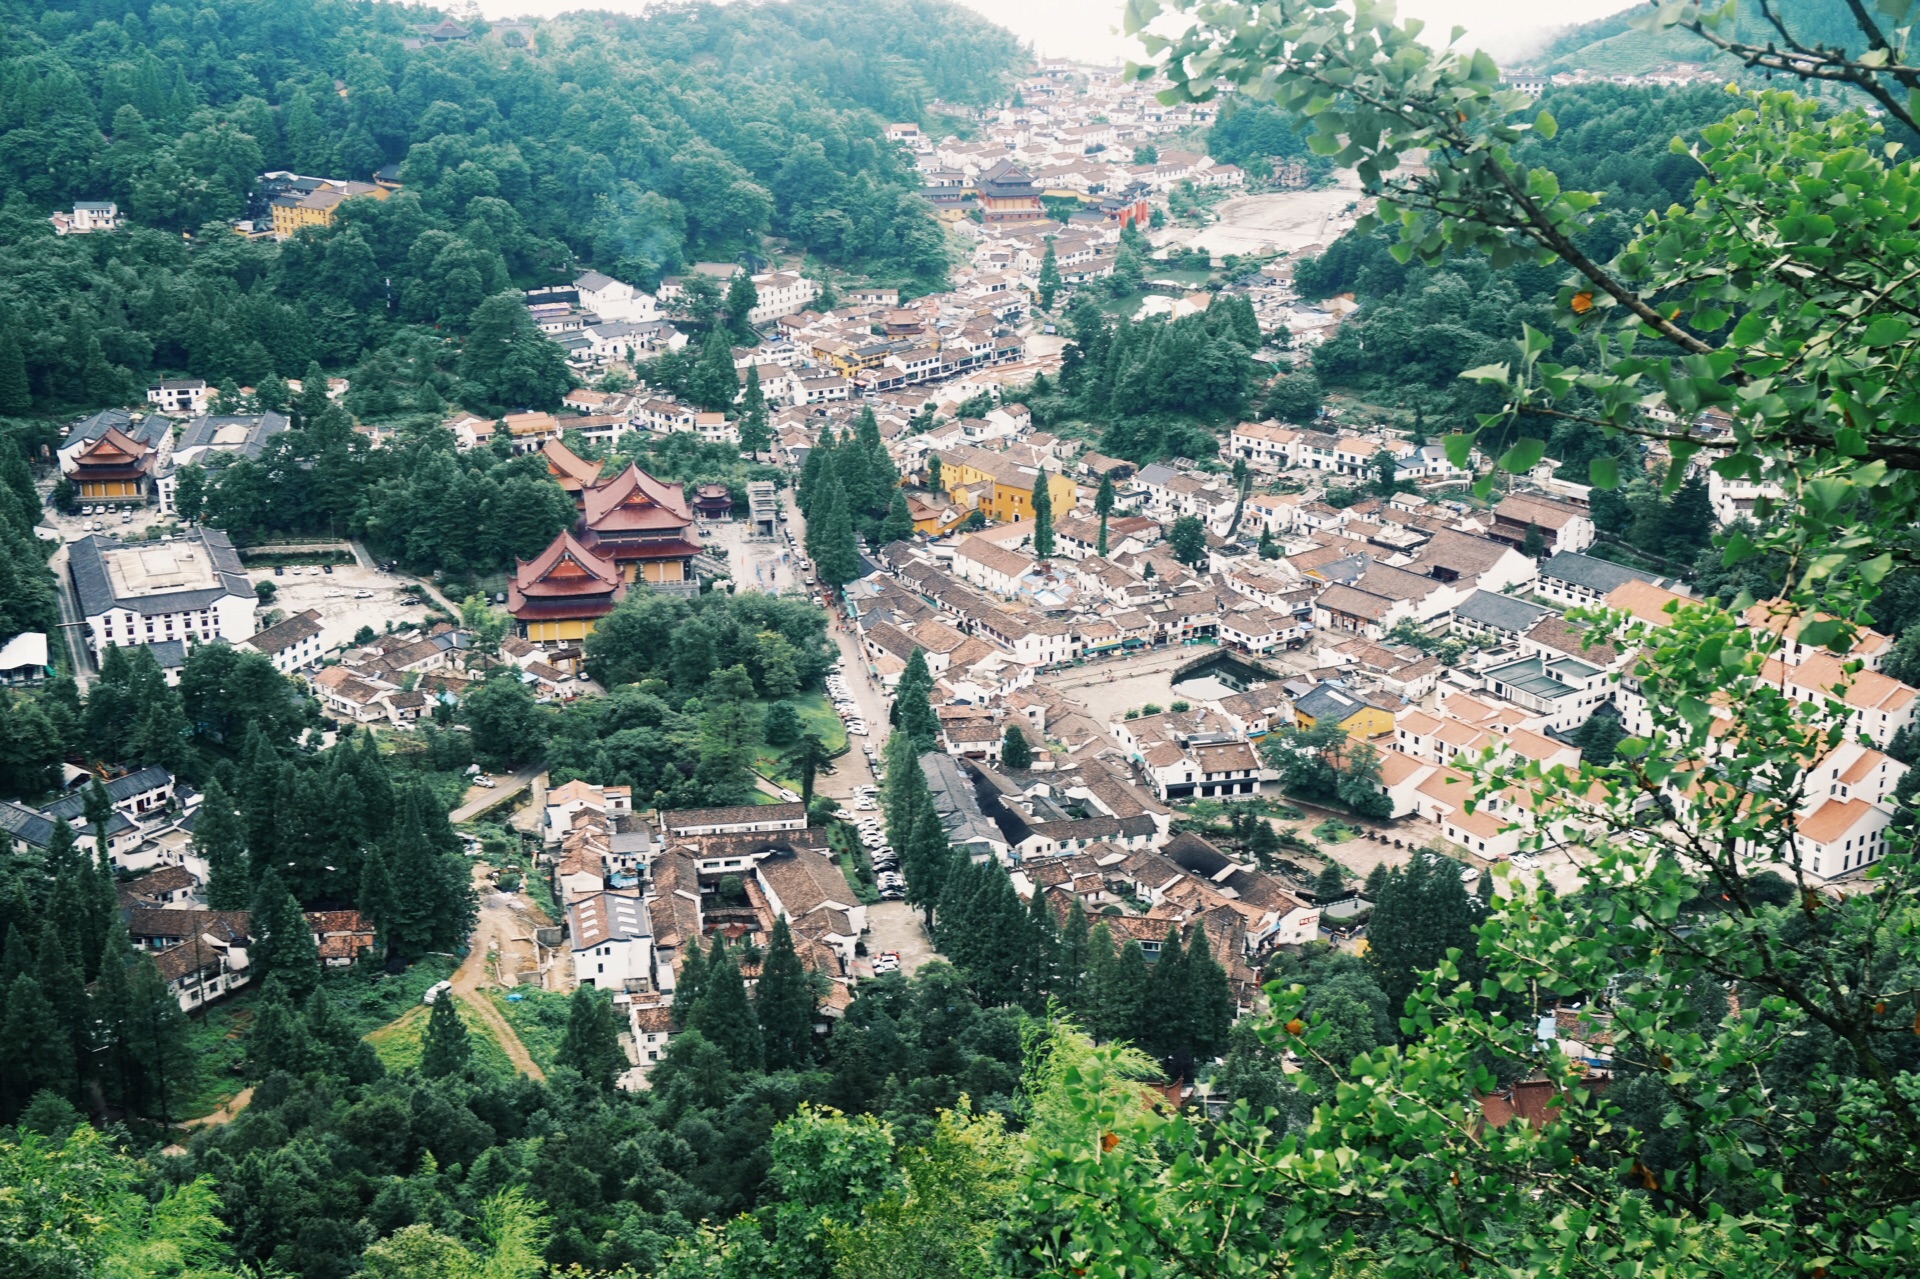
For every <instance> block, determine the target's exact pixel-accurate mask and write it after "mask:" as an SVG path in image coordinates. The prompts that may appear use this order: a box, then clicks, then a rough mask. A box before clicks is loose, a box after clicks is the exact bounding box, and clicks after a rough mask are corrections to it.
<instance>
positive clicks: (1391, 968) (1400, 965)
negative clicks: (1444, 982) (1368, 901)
mask: <svg viewBox="0 0 1920 1279" xmlns="http://www.w3.org/2000/svg"><path fill="white" fill-rule="evenodd" d="M1368 883H1369V885H1371V883H1372V879H1371V877H1369V880H1368ZM1477 923H1478V912H1477V911H1476V910H1475V908H1474V904H1473V902H1472V900H1471V898H1470V897H1469V896H1468V893H1467V889H1466V885H1464V884H1462V883H1461V882H1460V870H1459V863H1458V862H1455V861H1453V860H1451V859H1449V858H1445V857H1438V856H1433V857H1429V856H1424V855H1423V856H1416V857H1415V858H1413V859H1412V860H1411V861H1409V862H1408V863H1407V864H1406V865H1404V866H1400V867H1397V868H1395V869H1393V870H1390V871H1388V872H1387V874H1386V875H1385V877H1384V878H1383V882H1382V883H1381V885H1380V895H1379V897H1378V898H1377V899H1376V900H1375V901H1374V906H1373V918H1372V921H1371V922H1370V923H1369V925H1368V927H1367V956H1366V958H1367V968H1368V971H1369V972H1371V973H1372V974H1373V979H1374V981H1375V982H1376V983H1378V984H1379V987H1380V989H1381V990H1382V991H1383V992H1385V994H1386V996H1387V1004H1388V1008H1389V1009H1390V1011H1391V1012H1392V1014H1393V1016H1394V1017H1395V1018H1397V1017H1398V1016H1399V1015H1400V1012H1401V1010H1402V1009H1403V1008H1405V1007H1406V1003H1407V997H1408V996H1409V995H1411V994H1412V993H1413V991H1414V989H1415V987H1417V986H1418V985H1419V984H1420V981H1421V979H1422V978H1423V977H1425V975H1426V974H1427V973H1429V972H1431V971H1432V970H1433V968H1434V967H1435V966H1436V965H1437V964H1439V962H1440V961H1441V960H1442V959H1444V958H1445V957H1446V953H1447V951H1448V950H1449V949H1450V948H1456V947H1457V948H1458V949H1459V950H1460V952H1461V958H1460V967H1461V975H1462V976H1463V977H1466V978H1467V980H1469V981H1473V980H1477V976H1476V975H1475V970H1476V969H1477V958H1476V957H1477V955H1478V948H1477V937H1476V935H1475V932H1474V929H1475V926H1476V924H1477Z"/></svg>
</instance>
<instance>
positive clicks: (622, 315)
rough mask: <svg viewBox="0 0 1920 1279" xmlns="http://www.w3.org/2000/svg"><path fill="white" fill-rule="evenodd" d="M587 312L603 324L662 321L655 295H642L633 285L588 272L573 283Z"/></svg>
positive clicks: (595, 272) (594, 272) (608, 276)
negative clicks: (611, 322)
mask: <svg viewBox="0 0 1920 1279" xmlns="http://www.w3.org/2000/svg"><path fill="white" fill-rule="evenodd" d="M573 287H574V290H575V292H577V293H578V294H579V295H580V305H581V307H582V308H583V309H585V310H588V311H591V312H593V313H594V314H595V315H597V316H599V317H600V318H601V319H603V320H608V321H628V322H633V323H643V322H645V321H647V320H657V319H659V318H660V307H659V305H658V303H656V302H655V301H654V298H653V295H652V294H651V293H642V292H641V291H640V290H638V289H636V288H634V287H633V286H632V285H631V284H627V283H624V282H623V281H620V280H616V279H614V278H613V277H612V276H610V275H602V274H601V273H600V272H598V271H588V272H587V273H586V274H584V275H582V276H581V277H580V278H579V279H577V280H575V281H574V282H573Z"/></svg>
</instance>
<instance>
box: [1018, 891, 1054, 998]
mask: <svg viewBox="0 0 1920 1279" xmlns="http://www.w3.org/2000/svg"><path fill="white" fill-rule="evenodd" d="M1025 925H1026V926H1025V928H1024V929H1023V930H1022V933H1021V942H1022V951H1021V957H1020V1004H1021V1006H1022V1007H1023V1008H1025V1009H1026V1010H1027V1012H1029V1013H1030V1014H1032V1015H1034V1016H1036V1017H1037V1016H1039V1015H1040V1014H1041V1013H1042V1012H1044V1011H1046V1007H1047V997H1048V996H1049V995H1051V994H1052V993H1053V991H1054V983H1055V980H1056V978H1055V972H1056V968H1055V966H1056V965H1057V964H1058V962H1059V958H1060V934H1059V930H1058V929H1056V928H1055V927H1054V924H1053V912H1052V911H1051V910H1049V909H1048V907H1047V895H1046V893H1044V892H1042V891H1041V890H1040V888H1039V887H1038V886H1037V885H1036V886H1035V887H1034V890H1033V895H1032V896H1030V897H1028V898H1027V910H1026V920H1025Z"/></svg>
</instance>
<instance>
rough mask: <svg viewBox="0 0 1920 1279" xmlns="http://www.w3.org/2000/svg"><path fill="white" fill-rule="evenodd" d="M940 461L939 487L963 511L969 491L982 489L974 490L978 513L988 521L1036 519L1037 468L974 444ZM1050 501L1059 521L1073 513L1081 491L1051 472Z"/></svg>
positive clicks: (946, 453)
mask: <svg viewBox="0 0 1920 1279" xmlns="http://www.w3.org/2000/svg"><path fill="white" fill-rule="evenodd" d="M939 458H940V487H941V488H943V489H945V490H946V492H947V495H948V496H949V497H951V498H952V499H953V500H954V501H955V502H956V503H957V504H959V505H960V506H961V507H962V508H966V507H967V506H968V505H969V501H968V497H969V496H970V495H969V494H968V493H967V490H969V489H974V486H976V485H979V486H981V487H980V488H979V489H977V490H975V491H976V492H977V493H978V495H979V509H980V510H981V511H982V512H983V513H984V514H985V515H986V516H987V518H988V519H992V520H998V521H999V522H1000V523H1002V524H1018V523H1021V522H1023V521H1025V520H1030V519H1032V518H1033V485H1034V482H1035V480H1036V479H1037V478H1038V476H1039V471H1038V470H1037V469H1036V468H1034V467H1031V466H1022V465H1020V464H1019V463H1017V462H1014V461H1012V460H1011V459H1009V458H1006V457H1004V456H1002V455H1001V454H998V453H993V452H989V451H988V450H986V449H983V448H976V447H974V446H973V445H971V444H962V445H956V446H954V447H953V448H950V449H941V450H940V452H939ZM987 486H991V487H987ZM1047 497H1048V498H1049V499H1050V500H1051V501H1052V503H1053V517H1054V518H1055V519H1056V520H1057V519H1059V518H1060V517H1061V516H1063V515H1065V514H1066V513H1067V512H1069V511H1071V510H1073V508H1074V505H1075V504H1076V503H1077V502H1078V501H1079V489H1078V487H1077V486H1076V485H1075V484H1074V482H1073V481H1072V480H1070V479H1068V478H1067V477H1066V476H1064V475H1056V474H1054V473H1052V472H1049V473H1048V475H1047Z"/></svg>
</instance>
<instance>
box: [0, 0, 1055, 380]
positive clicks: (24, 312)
mask: <svg viewBox="0 0 1920 1279" xmlns="http://www.w3.org/2000/svg"><path fill="white" fill-rule="evenodd" d="M435 16H436V15H433V14H431V13H429V12H428V11H426V10H423V9H403V8H401V7H398V6H392V5H385V4H345V3H339V2H338V0H290V2H288V3H273V4H264V3H245V2H242V3H235V4H230V5H223V6H221V7H219V8H218V9H212V8H206V9H201V10H198V11H189V10H185V9H177V8H173V7H170V6H166V5H160V4H148V3H145V2H144V0H125V2H122V0H96V2H92V3H87V4H83V5H78V6H72V7H69V6H67V5H63V4H52V5H40V4H24V3H18V2H17V0H11V2H9V3H7V4H5V5H0V413H18V412H22V411H24V410H26V409H28V408H30V407H31V408H35V409H57V408H65V407H79V406H85V405H93V404H99V403H105V402H110V401H113V400H117V399H120V398H123V397H124V396H125V394H126V393H127V392H128V390H129V389H130V388H131V387H133V386H134V385H135V384H137V383H140V382H141V381H142V380H143V379H145V378H147V377H149V376H150V375H152V374H153V373H155V372H159V371H178V372H185V373H190V374H193V375H195V376H201V377H206V378H208V379H210V380H212V381H215V382H219V381H223V380H227V379H233V380H236V381H238V382H240V383H243V384H256V385H257V384H258V383H259V382H260V381H262V380H263V379H264V378H266V377H268V376H270V375H272V374H278V375H279V376H280V377H283V378H286V377H297V376H299V375H300V373H301V372H302V371H303V370H304V369H305V367H306V364H307V362H308V361H309V360H312V359H318V360H319V361H321V363H322V364H323V365H325V366H326V367H327V368H328V369H330V370H336V369H345V368H351V367H352V366H354V365H356V364H357V363H359V362H360V361H361V360H362V359H363V358H365V357H367V356H369V355H371V354H372V353H374V352H378V351H382V350H385V349H386V348H388V347H389V346H391V345H394V344H396V343H399V342H401V338H400V334H401V332H402V331H403V330H404V328H405V327H406V326H409V325H418V326H424V329H425V331H426V332H428V333H431V334H432V340H431V341H429V342H428V343H427V344H426V345H425V346H424V347H421V346H418V345H414V346H408V347H406V348H405V349H404V351H403V352H402V353H401V359H400V361H399V364H398V368H399V370H400V374H401V377H402V380H403V381H404V382H406V383H408V384H409V389H412V388H417V387H418V386H420V385H421V384H422V383H427V382H431V383H432V384H434V386H435V387H436V389H437V393H438V394H439V395H441V396H444V397H445V398H446V399H449V400H452V399H461V400H463V401H464V402H468V403H469V404H471V405H472V406H473V407H483V406H487V407H493V408H497V407H499V406H501V405H503V404H506V403H508V402H512V403H514V404H516V405H518V404H522V403H531V404H538V403H540V402H541V401H543V400H547V399H550V398H551V397H552V395H553V394H554V391H553V389H552V388H553V385H554V382H555V378H554V376H553V373H552V371H551V370H544V371H542V370H536V371H535V372H534V374H533V376H530V377H521V378H519V379H517V380H516V379H512V378H508V379H506V380H501V377H500V374H499V372H498V371H497V370H495V371H494V372H493V373H492V375H491V377H492V380H491V381H489V375H488V373H487V372H486V371H482V372H481V374H480V376H479V377H477V378H471V377H463V376H462V374H461V372H460V370H459V368H458V362H457V358H456V356H457V352H456V351H455V350H454V349H453V348H452V346H451V344H450V343H449V342H448V341H447V339H448V337H449V336H456V337H457V336H458V335H461V334H463V333H465V332H466V331H467V330H468V329H469V328H470V327H471V326H472V325H473V324H474V323H475V322H476V314H475V313H476V310H477V309H478V308H479V307H480V305H481V303H482V302H483V301H484V300H485V299H486V298H487V297H488V296H490V295H492V294H496V293H499V292H500V291H502V290H505V289H509V288H515V287H526V286H530V285H536V284H548V283H553V282H556V281H559V280H563V279H566V278H570V275H569V273H570V272H572V271H574V270H575V269H577V268H578V267H579V266H581V265H591V266H594V267H597V268H599V269H601V270H605V271H608V272H611V273H613V274H616V275H619V276H621V277H622V278H624V279H627V280H629V281H631V282H632V283H634V284H636V285H645V286H649V287H650V286H652V285H653V284H654V283H656V282H657V281H658V279H659V278H660V277H661V276H662V275H663V274H666V273H669V272H672V271H675V270H677V269H679V268H680V267H682V266H683V265H684V264H685V263H686V262H688V261H690V260H691V259H693V258H695V257H709V258H711V257H719V258H723V259H724V258H731V257H733V256H734V255H735V254H738V253H740V252H742V251H748V250H757V249H760V248H761V247H762V245H763V242H764V240H765V237H769V236H771V237H778V238H779V239H780V240H782V241H784V242H785V243H787V244H788V245H790V246H791V247H792V248H794V249H797V250H804V251H806V252H808V253H810V254H812V255H815V256H816V257H818V258H819V259H821V260H822V261H824V262H826V263H828V264H831V265H833V266H837V267H844V268H848V269H851V270H858V271H861V272H865V273H871V274H873V275H876V276H879V277H882V278H886V279H888V280H893V281H898V282H901V283H903V284H912V283H913V282H915V281H919V282H923V283H924V282H931V281H935V280H937V279H939V278H940V276H941V275H942V273H943V272H944V270H945V268H946V265H947V256H946V248H945V243H944V239H943V237H942V236H941V234H940V232H939V230H938V228H937V226H936V224H935V222H934V220H933V218H932V216H931V214H930V212H929V210H928V207H927V206H926V205H925V203H924V202H922V201H921V200H920V199H919V198H918V196H917V194H916V190H917V183H916V182H915V181H914V179H913V177H912V175H911V172H910V170H909V169H908V168H907V166H906V165H905V164H904V163H903V162H902V160H901V159H900V158H899V156H898V154H897V153H896V151H895V150H894V149H893V148H890V147H888V146H886V145H885V144H884V142H883V140H882V138H881V134H880V127H881V125H882V124H883V123H884V122H885V121H886V120H890V119H894V118H919V117H920V116H921V115H922V114H923V113H924V112H925V109H926V105H927V103H928V101H929V100H930V99H931V98H932V97H933V96H935V95H939V96H943V97H946V98H951V99H956V100H969V99H972V100H980V99H984V98H986V97H989V96H991V95H993V94H994V93H996V92H997V91H999V89H1000V87H1001V85H1002V83H1003V82H1004V78H1005V76H1006V74H1007V73H1008V71H1009V70H1010V69H1011V68H1012V66H1013V64H1014V59H1015V58H1016V56H1017V55H1018V50H1017V48H1016V47H1015V45H1014V44H1013V42H1012V40H1011V38H1010V37H1008V36H1007V35H1006V33H1004V32H1002V31H1000V30H998V29H997V28H994V27H991V26H989V25H987V24H986V23H984V22H982V21H981V20H980V19H978V18H975V17H973V16H972V15H970V14H968V13H967V12H966V11H964V10H961V9H958V8H956V7H954V6H950V5H946V4H940V3H933V2H931V0H822V3H817V4H808V5H804V6H796V5H745V4H742V5H726V6H694V7H689V8H685V9H676V10H674V11H672V12H668V13H663V14H660V15H657V16H653V17H642V18H615V17H609V16H606V15H575V16H572V17H569V18H566V19H563V20H559V21H555V22H552V23H547V24H543V25H542V26H541V27H539V28H538V30H537V38H536V40H535V42H534V47H532V48H531V49H513V48H509V47H507V46H505V45H504V44H502V43H500V42H499V41H497V40H492V39H488V38H486V37H485V36H484V35H483V36H481V37H479V38H477V39H475V40H473V41H466V42H456V43H452V44H448V45H443V46H432V47H427V48H420V49H409V48H407V47H405V45H404V43H403V41H405V40H408V39H410V38H413V37H415V36H416V30H415V28H416V25H417V24H421V23H425V22H427V21H429V20H431V19H433V18H434V17H435ZM389 163H397V164H399V165H400V177H401V180H402V181H403V182H404V184H405V190H404V191H402V192H401V193H400V194H398V195H397V196H395V197H394V198H393V199H390V200H386V201H375V200H362V201H357V202H351V203H349V204H348V205H346V206H343V208H342V209H341V210H340V212H339V215H338V217H337V218H336V220H335V224H334V226H333V227H332V228H331V229H330V230H327V231H324V232H320V233H309V234H310V237H311V238H306V237H303V238H302V239H301V240H300V241H297V242H292V243H290V244H288V245H286V246H282V247H276V246H274V245H271V244H264V243H245V242H242V241H240V240H237V239H235V238H234V237H233V236H231V235H230V234H228V233H227V231H226V228H225V227H224V225H222V222H223V220H224V219H227V218H232V217H238V216H242V215H244V214H246V213H248V212H249V208H248V201H247V197H248V192H249V190H250V187H251V186H252V183H253V179H254V178H255V176H256V175H257V174H259V173H260V172H261V171H263V170H271V169H290V170H293V171H295V172H299V173H303V174H311V175H314V176H321V177H334V178H345V179H351V180H356V181H366V180H368V179H369V178H370V177H371V175H372V174H373V172H374V170H375V169H377V168H379V167H381V166H382V165H385V164H389ZM76 200H114V201H116V202H118V203H119V205H120V206H121V208H122V210H123V211H124V212H125V213H127V214H128V215H129V216H130V218H131V221H132V223H133V225H134V227H135V229H134V230H133V231H132V232H131V233H130V234H126V235H117V236H94V237H71V238H56V237H54V236H53V235H52V233H51V227H50V226H49V225H48V224H47V223H46V221H45V218H46V216H47V214H48V213H49V212H51V211H53V210H55V209H57V208H62V207H67V206H70V205H71V204H72V203H73V202H74V201H76ZM255 211H256V212H257V210H255ZM182 232H185V233H188V234H189V235H190V236H191V237H192V238H191V239H190V240H183V239H182V238H181V234H180V233H182ZM16 353H17V354H16ZM16 370H17V371H18V372H16ZM23 377H24V381H23V380H22V378H23ZM463 382H472V383H475V385H473V386H466V385H463ZM561 389H564V386H562V387H561Z"/></svg>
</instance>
